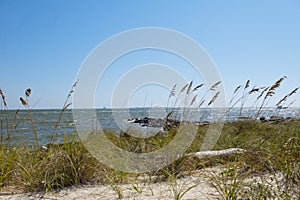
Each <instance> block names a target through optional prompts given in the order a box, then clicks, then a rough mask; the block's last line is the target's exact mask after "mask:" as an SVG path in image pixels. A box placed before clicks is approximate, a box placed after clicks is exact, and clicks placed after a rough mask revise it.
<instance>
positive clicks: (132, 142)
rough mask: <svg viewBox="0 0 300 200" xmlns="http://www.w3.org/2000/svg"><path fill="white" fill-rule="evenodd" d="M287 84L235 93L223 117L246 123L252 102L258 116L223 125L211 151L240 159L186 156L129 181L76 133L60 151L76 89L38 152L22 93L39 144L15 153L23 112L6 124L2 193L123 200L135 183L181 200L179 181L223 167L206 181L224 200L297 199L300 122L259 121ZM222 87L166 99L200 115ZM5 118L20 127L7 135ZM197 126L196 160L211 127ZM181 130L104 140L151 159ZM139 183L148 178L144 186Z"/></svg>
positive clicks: (0, 159) (0, 161) (0, 160)
mask: <svg viewBox="0 0 300 200" xmlns="http://www.w3.org/2000/svg"><path fill="white" fill-rule="evenodd" d="M285 78H286V77H282V78H280V79H279V80H278V81H276V82H275V83H274V84H273V85H271V86H269V87H253V88H252V89H251V88H250V81H247V82H246V83H245V85H241V86H238V87H237V88H236V89H235V90H234V93H233V95H232V98H231V99H230V102H229V107H228V108H227V109H226V112H224V114H225V115H226V114H228V112H229V110H230V109H232V108H234V107H236V106H237V105H240V116H241V117H245V116H244V115H243V114H244V112H243V111H244V109H246V108H245V107H244V106H245V103H246V101H247V100H248V98H249V97H250V95H254V94H257V96H256V97H255V98H254V99H255V101H254V103H253V107H256V108H257V112H256V113H253V115H252V116H246V117H247V118H243V119H247V120H236V121H231V122H225V124H224V126H223V130H222V134H221V136H220V138H219V140H218V142H217V143H216V145H215V147H214V149H215V150H222V149H228V148H233V147H234V148H241V149H245V150H246V151H245V152H244V153H243V154H232V155H226V156H224V155H222V156H215V157H205V158H201V159H200V158H197V157H191V156H183V157H181V158H180V159H178V160H176V161H175V162H173V163H172V164H170V165H169V166H166V167H164V168H162V169H160V170H157V171H155V172H149V173H147V174H130V173H125V172H121V171H117V170H115V169H111V168H109V167H107V166H105V165H103V164H102V163H100V162H99V161H98V160H96V159H95V158H94V157H93V156H92V155H91V154H90V153H89V152H88V151H87V149H86V148H85V146H84V144H83V143H82V141H81V140H80V138H78V136H77V135H76V134H75V133H74V135H72V136H67V135H66V136H65V138H64V142H63V143H61V144H57V143H56V142H55V141H56V139H57V128H58V126H59V124H60V120H61V118H62V115H63V113H64V111H65V110H66V109H67V108H68V107H69V105H70V104H69V103H68V100H69V97H70V96H71V95H72V93H73V90H74V88H75V87H76V84H77V83H75V84H74V85H73V87H72V89H71V91H70V93H69V94H68V96H67V99H66V102H65V103H64V105H63V108H62V111H61V113H60V115H59V118H58V120H57V122H56V124H54V130H53V133H52V134H51V138H50V141H49V144H48V145H46V146H41V145H40V144H39V135H38V133H37V132H36V129H35V124H34V121H33V119H32V117H30V116H31V113H30V107H29V102H28V101H29V99H28V98H29V97H30V95H31V90H30V89H27V90H26V91H25V96H26V98H25V99H24V98H20V101H21V103H22V105H23V106H25V108H26V109H27V113H28V116H29V118H30V120H29V123H31V124H32V133H33V135H34V138H35V141H36V143H35V145H33V146H23V147H21V146H12V145H10V142H9V141H10V140H11V136H12V132H13V131H14V130H15V129H16V127H17V125H18V123H17V115H18V111H16V116H5V117H2V118H1V144H0V194H1V191H8V190H9V189H10V188H13V189H14V190H16V189H19V190H20V191H28V192H36V191H46V192H47V191H50V190H54V189H57V188H65V187H67V186H73V185H80V184H106V185H110V186H111V188H112V189H113V190H114V191H115V192H116V194H117V196H118V198H119V199H121V198H122V197H123V196H122V190H121V188H120V187H119V184H121V183H130V184H132V185H133V186H135V187H134V188H135V191H137V192H142V191H140V190H139V188H138V187H137V185H138V184H137V180H139V181H143V182H148V183H150V182H157V181H168V182H169V183H170V184H171V185H172V186H174V187H173V188H174V199H181V198H182V197H183V196H184V195H185V194H186V193H187V192H188V191H189V190H191V189H192V188H193V187H194V186H191V187H188V188H184V189H182V190H177V189H178V188H180V187H177V186H178V183H177V180H178V179H179V178H180V177H182V176H186V175H189V174H190V173H192V172H193V171H195V170H198V169H203V168H206V167H211V166H223V167H224V170H222V171H221V172H220V173H214V174H208V176H209V178H210V180H211V184H212V185H213V186H214V187H215V188H216V189H217V191H218V192H219V195H220V196H221V197H222V198H223V199H239V198H243V199H268V198H278V199H293V198H295V197H297V195H299V193H300V191H299V185H300V137H299V136H300V120H299V119H297V118H292V119H284V120H282V119H276V120H274V121H259V120H256V118H257V117H259V116H261V114H262V112H263V108H264V107H265V106H266V105H268V102H269V98H271V97H272V96H274V94H275V90H276V89H278V88H279V86H280V84H281V83H282V81H284V80H285ZM219 84H220V82H217V83H216V84H214V85H212V86H211V87H209V88H208V89H207V90H206V91H204V93H203V94H202V98H199V96H200V94H199V93H197V92H199V90H200V89H201V88H202V86H203V84H199V85H197V86H195V87H193V82H190V83H189V84H187V85H186V86H184V87H183V88H181V90H180V91H179V93H178V95H176V85H175V86H174V87H173V88H172V90H171V93H170V95H169V99H168V104H171V102H173V105H172V107H174V108H175V107H177V106H178V104H179V103H180V101H179V98H180V96H183V101H182V102H183V105H190V106H192V105H196V106H197V107H202V106H205V104H206V106H207V107H209V106H211V105H212V104H213V103H214V101H216V99H217V98H218V95H219V92H218V91H217V90H216V89H217V87H218V85H219ZM298 89H299V88H296V89H294V90H292V91H291V92H290V93H289V94H287V95H286V96H284V97H283V98H281V99H279V101H278V103H277V104H276V106H283V107H288V106H290V104H291V103H292V102H293V101H292V102H290V103H289V102H288V100H289V98H290V97H291V96H293V95H294V94H295V93H296V92H297V90H298ZM209 93H212V94H211V98H210V99H208V101H206V97H207V95H208V94H209ZM0 95H1V98H2V105H3V108H4V109H3V110H1V113H2V116H4V115H5V113H6V112H5V111H6V110H8V106H7V102H6V99H5V95H4V92H3V91H2V90H0ZM173 98H174V99H173ZM172 100H173V101H172ZM183 105H181V106H183ZM171 112H172V110H171ZM186 112H188V109H187V110H186ZM264 114H266V113H264ZM192 115H194V116H195V117H197V118H198V119H199V118H201V116H197V114H196V113H192ZM170 116H171V115H170ZM8 118H10V119H13V120H12V121H13V122H15V123H13V125H12V126H11V127H8V126H5V127H6V129H5V130H4V129H3V127H4V126H3V124H4V123H6V122H7V119H8ZM197 126H198V130H197V133H196V135H195V138H194V140H193V142H192V144H191V145H190V147H189V148H188V149H187V151H186V154H189V153H193V152H198V151H200V149H201V145H202V143H203V140H204V137H205V135H206V133H207V129H208V125H197ZM177 128H178V127H176V126H170V127H168V131H164V132H159V133H158V134H156V135H155V136H153V137H150V138H138V137H132V136H131V134H128V133H129V131H130V130H128V133H126V132H124V133H120V134H119V133H118V134H119V136H117V135H118V134H117V133H115V132H112V131H108V130H107V131H105V134H106V137H107V138H108V139H109V140H110V141H111V142H112V143H113V144H115V145H116V146H118V147H120V148H122V149H124V150H126V151H130V152H136V153H144V152H153V151H155V150H157V149H160V148H162V147H164V146H166V145H167V144H168V143H169V142H170V141H172V139H173V138H174V137H175V136H176V134H177V131H178V129H177ZM266 175H267V177H266ZM139 177H143V179H139ZM253 177H256V178H253ZM257 177H258V179H257ZM176 188H177V189H176Z"/></svg>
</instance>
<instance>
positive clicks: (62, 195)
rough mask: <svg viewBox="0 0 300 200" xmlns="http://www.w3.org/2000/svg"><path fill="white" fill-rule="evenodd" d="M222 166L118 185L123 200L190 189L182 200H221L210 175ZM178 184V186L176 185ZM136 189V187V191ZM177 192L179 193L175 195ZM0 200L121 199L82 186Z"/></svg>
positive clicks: (110, 191) (172, 194)
mask: <svg viewBox="0 0 300 200" xmlns="http://www.w3.org/2000/svg"><path fill="white" fill-rule="evenodd" d="M219 170H220V168H219V167H215V168H208V169H204V170H198V171H195V172H193V174H192V175H190V176H185V177H182V178H180V179H177V180H176V181H169V182H158V183H139V184H138V185H136V184H124V185H118V187H119V188H120V191H122V195H123V199H141V200H142V199H143V200H150V199H174V197H175V194H176V193H180V192H181V193H183V192H184V191H186V190H187V189H188V188H189V187H193V188H192V189H190V190H189V191H188V192H187V193H186V194H185V195H184V196H183V198H182V199H195V200H196V199H197V200H200V199H218V196H219V195H218V193H217V191H216V190H215V189H214V188H213V187H212V186H211V184H210V183H209V178H208V177H207V174H209V173H212V172H216V171H219ZM176 182H177V183H176ZM134 187H136V188H137V190H138V191H139V192H138V191H137V190H136V189H134ZM176 191H177V192H176ZM0 199H3V200H6V199H12V200H25V199H26V200H27V199H47V200H48V199H49V200H50V199H51V200H53V199H59V200H70V199H78V200H81V199H104V200H111V199H118V193H117V192H116V191H115V190H114V189H113V188H112V187H111V186H103V185H99V186H82V187H76V188H75V187H72V188H67V189H63V190H60V191H57V192H49V193H47V194H43V193H37V194H24V193H23V194H9V192H6V194H4V193H3V192H2V193H1V192H0Z"/></svg>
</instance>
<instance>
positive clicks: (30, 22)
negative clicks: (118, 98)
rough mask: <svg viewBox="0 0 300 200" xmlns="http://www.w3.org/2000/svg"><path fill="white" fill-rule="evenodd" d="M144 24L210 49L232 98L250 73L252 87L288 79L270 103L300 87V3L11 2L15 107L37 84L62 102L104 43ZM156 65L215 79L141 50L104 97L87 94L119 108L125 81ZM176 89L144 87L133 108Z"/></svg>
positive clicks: (8, 26)
mask: <svg viewBox="0 0 300 200" xmlns="http://www.w3.org/2000/svg"><path fill="white" fill-rule="evenodd" d="M143 27H160V28H164V29H170V30H175V31H177V32H180V33H182V34H184V35H186V36H188V37H190V38H192V39H193V40H195V41H196V42H197V43H198V44H199V45H201V46H202V47H203V48H204V49H205V51H206V52H207V54H208V55H209V56H210V58H211V59H212V60H213V62H214V63H215V65H216V67H217V70H218V71H219V74H220V76H221V78H222V83H223V85H224V88H225V92H226V95H227V98H230V96H231V94H232V91H233V90H234V89H235V88H236V87H237V86H238V85H240V84H245V82H246V81H247V80H248V79H249V80H251V87H252V86H267V85H271V84H273V83H274V82H275V81H276V80H278V79H279V78H280V77H282V76H287V79H286V80H284V82H283V83H282V86H281V87H280V88H279V89H278V91H276V95H277V96H276V97H274V102H270V105H272V103H273V104H274V103H276V100H278V99H280V98H281V97H283V96H284V95H285V94H287V93H289V92H290V91H292V90H293V89H295V88H296V87H299V86H300V79H299V74H300V66H299V65H300V37H299V36H300V1H298V0H286V1H278V0H263V1H261V0H252V1H232V0H228V1H217V0H210V1H204V0H194V1H193V0H191V1H167V0H165V1H160V0H153V1H137V0H136V1H114V0H111V1H92V0H87V1H76V0H72V1H71V0H63V1H61V0H51V1H50V0H45V1H39V0H28V1H21V0H1V1H0V88H1V89H2V90H3V92H4V94H5V96H6V101H7V104H8V107H9V108H10V109H16V108H22V105H21V103H20V102H19V97H20V96H24V91H25V89H26V88H31V89H32V96H31V98H30V102H29V103H30V106H31V107H32V108H36V109H38V108H43V109H44V108H45V109H46V108H47V109H48V108H49V109H51V108H60V107H61V106H62V105H63V103H64V101H65V98H66V97H67V94H68V92H69V90H70V88H71V86H72V85H73V83H74V82H75V81H76V80H77V78H78V73H79V72H80V67H81V66H82V64H83V63H84V61H85V60H86V59H87V58H88V56H89V55H90V53H91V52H92V51H93V50H94V49H95V48H96V47H97V46H98V45H99V44H101V43H103V42H104V41H106V40H107V39H108V38H111V37H112V36H114V35H117V34H119V33H121V32H124V31H127V30H131V29H136V28H143ZM116 48H118V47H116ZM147 63H161V64H163V65H168V66H170V67H171V68H174V69H175V70H177V71H178V73H181V74H184V76H185V77H186V78H187V80H188V79H189V80H193V81H194V83H195V84H196V83H201V82H203V80H204V79H205V78H203V77H202V78H203V79H201V77H200V78H199V77H198V76H195V72H194V71H193V69H192V67H191V66H190V65H189V64H188V63H186V62H185V61H183V60H182V59H180V58H178V57H176V56H174V55H172V54H170V53H166V52H162V51H157V50H144V51H137V52H133V53H131V54H128V55H125V56H122V57H120V58H119V59H118V60H116V61H115V62H114V63H112V65H111V66H110V67H109V68H108V69H107V71H106V72H105V73H104V74H103V75H102V77H101V79H99V82H98V86H97V91H95V97H84V98H94V99H95V102H96V103H95V106H96V107H100V108H102V107H111V97H112V91H114V88H115V86H116V84H117V83H118V81H119V80H120V79H121V78H122V77H124V76H125V75H126V73H127V72H128V71H130V70H132V69H134V68H135V67H137V66H139V65H143V64H147ZM175 83H176V80H174V84H175ZM79 84H80V80H79ZM178 87H179V86H178ZM180 87H182V86H180ZM169 90H170V86H169V88H167V87H163V86H161V85H159V84H154V85H151V86H147V85H141V87H139V88H137V89H136V90H134V91H132V94H131V99H130V102H129V106H130V107H136V106H137V107H138V106H154V105H160V106H162V105H166V104H167V101H168V96H169ZM75 92H76V88H75ZM293 99H298V100H297V101H296V102H295V103H294V104H293V106H296V107H300V99H299V95H298V94H297V95H295V96H293V98H292V99H291V100H293Z"/></svg>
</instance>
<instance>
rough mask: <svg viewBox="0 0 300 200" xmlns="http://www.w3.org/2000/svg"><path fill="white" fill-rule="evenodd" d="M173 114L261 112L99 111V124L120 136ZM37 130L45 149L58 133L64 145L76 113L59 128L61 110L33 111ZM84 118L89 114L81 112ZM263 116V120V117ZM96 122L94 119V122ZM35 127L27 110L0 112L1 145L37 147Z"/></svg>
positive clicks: (298, 111) (275, 112)
mask: <svg viewBox="0 0 300 200" xmlns="http://www.w3.org/2000/svg"><path fill="white" fill-rule="evenodd" d="M171 111H173V114H172V115H171V118H173V119H178V120H182V119H184V120H189V121H195V122H213V121H217V120H224V121H233V120H237V119H238V117H241V116H244V117H249V116H254V115H255V113H256V112H257V110H256V109H254V108H243V110H242V113H241V112H240V109H232V110H230V111H228V110H227V111H224V109H193V108H190V109H180V108H177V109H174V108H130V109H113V110H112V109H96V110H95V113H96V116H97V121H98V123H99V127H100V128H101V129H107V130H112V131H115V132H116V133H117V132H120V131H121V130H123V131H126V129H127V128H130V127H131V126H134V125H133V124H131V123H129V122H128V120H129V119H134V118H143V117H151V118H164V117H165V116H166V115H167V114H168V113H170V112H171ZM30 112H31V115H32V119H33V122H34V126H35V128H36V130H37V133H38V135H39V142H40V144H42V145H45V144H47V143H49V141H50V137H51V135H53V133H54V132H55V133H57V140H56V142H62V141H63V139H64V136H65V135H66V136H71V135H72V134H73V133H76V126H75V121H74V117H73V112H72V110H71V109H70V110H66V111H65V112H64V113H63V115H62V118H61V120H60V121H59V124H58V126H57V129H56V128H55V127H56V124H57V121H58V118H59V115H60V113H61V110H55V109H52V110H31V111H30ZM81 112H82V116H85V115H84V112H85V110H81ZM260 116H264V117H267V118H268V117H271V116H282V117H284V118H287V117H292V118H299V117H300V108H288V109H274V108H264V109H263V111H262V113H261V115H260ZM260 116H259V117H260ZM91 120H92V119H91ZM32 130H33V127H32V122H31V120H30V117H29V115H28V113H27V111H26V110H20V111H19V112H18V115H17V116H16V110H0V142H1V143H10V144H11V145H30V144H34V143H35V138H34V134H33V131H32Z"/></svg>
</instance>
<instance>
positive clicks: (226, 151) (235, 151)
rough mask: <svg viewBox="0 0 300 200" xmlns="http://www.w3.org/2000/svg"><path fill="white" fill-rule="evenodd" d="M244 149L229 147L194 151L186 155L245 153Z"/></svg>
mask: <svg viewBox="0 0 300 200" xmlns="http://www.w3.org/2000/svg"><path fill="white" fill-rule="evenodd" d="M245 152H246V150H245V149H240V148H230V149H224V150H215V151H199V152H196V153H189V154H187V156H190V157H197V158H207V157H215V156H227V155H232V154H243V153H245Z"/></svg>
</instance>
